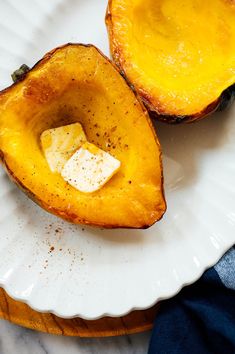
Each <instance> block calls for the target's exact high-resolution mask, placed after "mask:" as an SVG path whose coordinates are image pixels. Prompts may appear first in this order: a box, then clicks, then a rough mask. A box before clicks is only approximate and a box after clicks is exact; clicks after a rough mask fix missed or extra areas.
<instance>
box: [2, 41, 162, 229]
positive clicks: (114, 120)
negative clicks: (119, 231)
mask: <svg viewBox="0 0 235 354" xmlns="http://www.w3.org/2000/svg"><path fill="white" fill-rule="evenodd" d="M75 122H80V123H81V124H82V126H83V128H84V130H85V133H86V136H87V138H88V140H89V141H90V142H92V143H94V144H95V145H97V146H98V147H100V148H102V149H103V150H105V151H107V152H109V153H110V154H112V155H113V156H114V157H116V158H117V159H118V160H120V161H121V168H120V170H119V171H118V173H117V174H116V175H115V176H114V177H113V178H112V179H111V180H110V181H109V182H108V183H107V184H106V185H105V186H104V187H103V188H101V189H100V190H98V191H96V192H94V193H92V194H87V193H82V192H79V191H78V190H76V189H75V188H73V187H71V186H70V185H69V184H67V183H66V182H65V181H64V180H63V178H62V177H61V175H60V174H59V173H52V172H51V171H50V169H49V167H48V164H47V161H46V159H45V157H44V155H43V152H42V149H41V146H40V135H41V133H42V132H43V131H45V130H46V129H49V128H54V127H58V126H63V125H66V124H70V123H75ZM0 156H1V159H2V161H3V164H4V165H5V167H6V169H7V171H8V174H9V175H10V177H11V178H12V179H13V181H14V182H16V183H17V184H18V186H20V187H21V188H22V189H23V191H25V192H26V193H27V194H28V195H29V196H30V197H31V198H32V199H33V200H34V201H36V202H37V203H38V204H39V205H40V206H41V207H43V208H44V209H46V210H47V211H49V212H51V213H54V214H55V215H57V216H60V217H62V218H64V219H66V220H69V221H71V222H74V223H83V224H90V225H97V226H103V227H128V228H144V227H148V226H150V225H152V224H153V223H155V222H156V221H157V220H159V219H160V218H161V217H162V215H163V214H164V212H165V208H166V204H165V199H164V193H163V177H162V165H161V151H160V146H159V142H158V139H157V137H156V134H155V131H154V129H153V127H152V124H151V122H150V119H149V116H148V113H147V111H146V110H145V109H144V107H143V106H142V104H141V103H140V102H139V101H138V99H137V98H136V97H135V95H134V93H133V92H132V90H131V89H130V88H129V86H128V85H127V84H126V82H125V80H124V79H123V77H122V76H121V75H120V74H119V72H118V70H117V69H116V68H115V67H114V66H113V64H112V63H111V62H110V61H109V60H108V59H107V58H106V57H104V56H103V55H102V54H101V53H100V52H99V51H98V50H97V49H96V48H95V47H94V46H85V45H78V44H77V45H76V44H68V45H65V46H63V47H60V48H57V49H55V50H53V51H51V52H49V53H48V54H46V56H45V57H44V58H43V59H42V60H41V61H40V62H38V63H37V64H36V65H35V66H34V67H33V69H32V70H30V71H29V72H28V73H27V74H26V75H25V77H22V80H21V81H20V82H18V83H16V84H14V85H12V86H11V87H9V88H7V89H5V90H4V91H2V92H1V93H0ZM78 177H79V176H78Z"/></svg>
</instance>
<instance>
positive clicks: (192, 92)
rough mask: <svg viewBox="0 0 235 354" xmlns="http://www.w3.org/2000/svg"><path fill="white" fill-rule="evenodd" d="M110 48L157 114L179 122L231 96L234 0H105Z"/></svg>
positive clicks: (234, 62)
mask: <svg viewBox="0 0 235 354" xmlns="http://www.w3.org/2000/svg"><path fill="white" fill-rule="evenodd" d="M106 24H107V27H108V31H109V37H110V44H111V52H112V55H113V58H114V61H115V63H116V64H117V65H118V66H119V67H120V69H121V70H122V71H123V73H124V75H125V76H126V78H127V80H128V81H129V82H130V84H131V85H133V86H134V88H135V90H136V91H137V93H138V94H139V95H140V97H141V98H142V100H143V102H144V104H145V105H146V107H147V108H148V110H149V111H150V112H152V114H153V115H154V116H156V118H158V119H160V120H163V121H166V122H169V123H180V122H183V121H193V120H197V119H199V118H202V117H204V116H206V115H208V114H209V113H211V112H213V111H215V110H217V109H222V108H224V107H225V106H226V104H227V103H228V102H230V101H231V99H233V98H234V96H235V85H234V83H235V2H234V0H206V1H200V0H179V1H175V0H109V5H108V9H107V15H106Z"/></svg>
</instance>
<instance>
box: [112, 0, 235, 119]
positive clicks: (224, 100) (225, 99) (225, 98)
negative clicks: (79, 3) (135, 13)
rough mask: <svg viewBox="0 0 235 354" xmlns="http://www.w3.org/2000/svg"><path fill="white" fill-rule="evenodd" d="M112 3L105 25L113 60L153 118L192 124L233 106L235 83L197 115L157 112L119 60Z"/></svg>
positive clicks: (148, 96) (148, 97)
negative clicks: (128, 76)
mask: <svg viewBox="0 0 235 354" xmlns="http://www.w3.org/2000/svg"><path fill="white" fill-rule="evenodd" d="M112 1H113V0H109V1H108V6H107V10H106V15H105V23H106V27H107V30H108V35H109V43H110V50H111V55H112V58H113V60H114V63H115V65H116V66H117V67H118V68H119V70H120V71H121V74H122V76H123V77H124V78H125V79H126V81H127V83H128V84H129V86H130V87H131V88H132V90H134V91H135V94H136V95H137V96H139V97H140V99H141V100H142V102H143V103H144V105H145V107H146V108H147V110H148V112H149V115H150V116H151V117H152V118H154V119H157V120H160V121H162V122H164V123H170V124H180V123H191V122H195V121H198V120H200V119H202V118H205V117H206V116H208V115H210V114H211V113H214V112H216V111H222V110H224V109H225V108H227V107H229V106H230V105H231V104H232V102H233V101H234V99H235V83H234V84H233V85H231V86H229V87H228V88H227V89H225V90H224V91H222V93H221V94H220V96H219V97H218V98H217V99H216V100H215V101H213V102H211V103H210V104H209V105H208V106H206V107H205V108H204V109H203V110H201V111H200V112H198V113H196V114H192V115H169V114H164V112H157V110H155V109H154V107H153V105H152V104H151V96H150V95H147V94H146V93H143V92H138V90H136V89H135V87H134V84H133V83H131V82H130V81H129V80H128V78H127V75H126V73H125V71H124V70H123V68H122V66H121V63H120V60H119V57H120V53H121V50H120V49H119V48H118V47H117V46H116V45H115V40H114V34H113V21H112V13H111V6H112Z"/></svg>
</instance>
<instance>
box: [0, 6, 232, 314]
mask: <svg viewBox="0 0 235 354" xmlns="http://www.w3.org/2000/svg"><path fill="white" fill-rule="evenodd" d="M105 8H106V1H105V0H73V1H72V0H70V1H69V0H67V1H65V0H63V1H62V0H51V1H48V0H37V1H36V0H21V1H17V0H5V1H1V2H0V52H1V55H0V84H1V88H3V87H5V86H6V85H8V84H10V82H11V80H10V73H11V72H12V71H13V70H14V69H15V68H17V67H18V66H19V65H20V64H22V63H26V64H28V65H32V64H33V63H35V62H36V61H37V60H38V59H40V58H41V57H42V56H43V54H44V53H45V52H46V51H48V50H50V49H52V48H54V47H56V46H58V45H60V44H63V43H66V42H69V41H73V42H76V41H77V42H84V43H94V44H96V45H97V46H98V47H99V48H100V49H102V50H103V51H104V52H105V53H106V54H107V53H108V41H107V35H106V29H105V25H104V14H105ZM158 133H159V137H160V140H161V143H162V146H163V151H164V169H165V170H164V171H165V179H166V181H165V185H166V198H167V202H168V211H167V213H166V215H165V217H164V219H163V220H162V221H161V222H159V223H157V224H156V225H155V226H153V227H152V228H150V229H148V230H145V231H144V230H140V231H133V230H132V231H131V230H110V231H108V230H99V229H92V228H88V227H86V228H83V227H79V226H74V225H71V224H68V223H65V222H63V221H61V220H60V219H57V218H56V217H53V216H51V215H49V214H47V213H46V212H44V211H43V210H41V209H40V208H39V207H38V206H36V205H35V204H34V203H33V202H31V201H30V200H29V199H28V198H27V197H26V196H25V195H23V194H22V193H21V192H20V191H19V190H18V189H17V188H16V187H15V186H14V185H13V184H12V183H11V182H10V181H9V180H8V178H7V177H6V175H5V173H4V172H3V170H1V173H0V196H1V198H0V232H1V238H0V285H1V286H3V287H4V288H5V289H6V291H7V292H8V294H9V295H10V296H12V297H13V298H16V299H18V300H22V301H24V302H26V303H28V304H29V305H30V306H31V307H33V308H34V309H36V310H38V311H43V312H44V311H45V312H46V311H50V312H53V313H55V314H57V315H59V316H61V317H74V316H80V317H83V318H86V319H95V318H98V317H101V316H104V315H111V316H120V315H123V314H126V313H127V312H129V311H131V310H133V309H144V308H147V307H149V306H151V305H153V304H154V303H155V302H156V301H158V300H159V299H163V298H167V297H170V296H173V295H174V294H175V293H177V292H178V291H179V289H181V287H182V286H183V285H185V284H188V283H192V282H193V281H195V280H196V279H197V278H198V277H199V276H200V275H201V274H202V272H203V271H204V270H205V269H206V268H207V267H209V266H211V265H212V264H214V263H215V262H216V261H217V260H218V259H219V257H221V256H222V254H223V253H224V252H225V251H226V250H227V249H228V248H229V247H230V246H232V245H233V243H235V186H234V180H235V139H234V136H235V107H234V106H233V108H232V109H230V110H227V111H225V112H224V113H219V114H216V115H214V116H213V117H210V118H208V119H206V120H204V121H201V122H199V123H197V124H194V125H182V126H165V125H162V124H158Z"/></svg>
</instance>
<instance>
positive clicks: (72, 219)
mask: <svg viewBox="0 0 235 354" xmlns="http://www.w3.org/2000/svg"><path fill="white" fill-rule="evenodd" d="M69 46H79V47H81V46H82V47H88V48H89V47H91V48H94V49H95V50H96V51H97V52H98V53H99V54H100V55H102V56H103V58H105V59H106V60H107V61H108V62H109V63H110V64H111V65H112V66H113V68H114V69H115V70H116V71H117V72H118V73H119V74H121V76H123V74H122V72H120V70H119V68H118V67H117V66H116V65H115V64H114V63H113V62H112V61H111V60H110V59H109V58H108V57H106V55H104V54H103V53H102V52H101V51H100V50H99V49H98V48H97V47H96V46H94V45H93V44H82V43H67V44H64V45H61V46H59V47H56V48H54V49H52V50H51V51H49V52H48V53H46V54H45V55H44V56H43V57H42V59H40V60H39V61H38V62H36V64H35V65H34V66H33V67H32V68H31V69H30V70H29V71H28V72H27V73H25V74H23V75H22V77H21V78H20V80H18V81H17V82H15V83H13V84H12V85H10V86H8V87H7V88H5V89H3V90H2V91H0V97H1V96H3V95H4V94H6V93H8V91H10V90H11V88H12V87H15V86H17V85H18V84H19V83H20V82H22V81H23V80H24V79H26V78H27V76H28V75H29V74H30V72H31V71H32V70H35V69H38V68H40V66H42V65H43V64H44V63H46V62H47V61H48V60H49V59H50V58H51V57H52V56H53V54H54V53H55V52H57V51H58V50H60V49H63V48H66V47H69ZM123 80H124V81H125V83H126V80H125V78H123ZM130 89H131V88H130ZM134 94H135V97H136V99H137V100H138V102H139V103H140V105H141V107H142V110H143V112H144V114H145V117H146V120H147V122H148V124H149V127H150V129H151V130H152V132H153V135H154V138H155V142H156V144H157V146H158V149H159V152H160V168H161V186H160V187H161V189H160V191H161V194H162V201H163V207H164V209H163V210H162V212H161V214H160V213H159V214H160V217H159V218H158V219H157V220H156V221H154V222H153V223H152V224H151V225H143V226H141V227H134V226H130V227H127V226H124V227H123V226H121V225H109V224H105V223H102V224H101V223H92V222H89V221H87V220H84V219H79V216H77V215H73V214H69V213H65V212H63V211H61V210H58V209H55V208H53V207H51V206H50V205H48V204H47V203H45V202H43V201H42V200H40V199H38V197H37V196H36V195H35V194H34V193H32V192H31V191H30V190H29V189H28V188H27V187H26V186H25V185H24V184H23V183H22V182H21V181H20V180H19V179H18V178H17V177H16V176H15V175H14V173H13V172H12V171H11V170H10V168H9V167H8V165H7V163H6V161H5V158H4V153H3V151H1V150H0V162H2V164H3V166H4V168H5V170H6V172H7V174H8V176H9V178H10V179H11V180H12V181H13V182H14V183H15V184H16V185H17V186H18V187H19V188H20V189H21V190H22V191H23V192H24V193H25V194H26V195H27V196H28V197H29V198H30V199H31V200H32V201H33V202H35V203H36V204H38V205H39V206H40V207H42V208H43V209H44V210H46V211H48V212H49V213H51V214H54V215H56V216H59V217H61V218H62V219H64V220H66V221H69V222H71V223H76V224H83V225H87V226H96V227H102V228H107V229H114V228H115V229H117V228H125V229H148V228H149V227H151V226H152V225H154V224H155V223H156V222H157V221H159V220H161V219H162V217H163V215H164V214H165V212H166V209H167V204H166V199H165V192H164V177H163V164H162V151H161V146H160V143H159V141H158V140H157V136H156V131H155V129H154V127H153V124H152V122H151V119H150V117H149V114H148V111H147V110H146V107H145V106H144V105H143V103H142V101H141V100H140V98H139V96H138V95H137V94H136V92H134Z"/></svg>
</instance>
